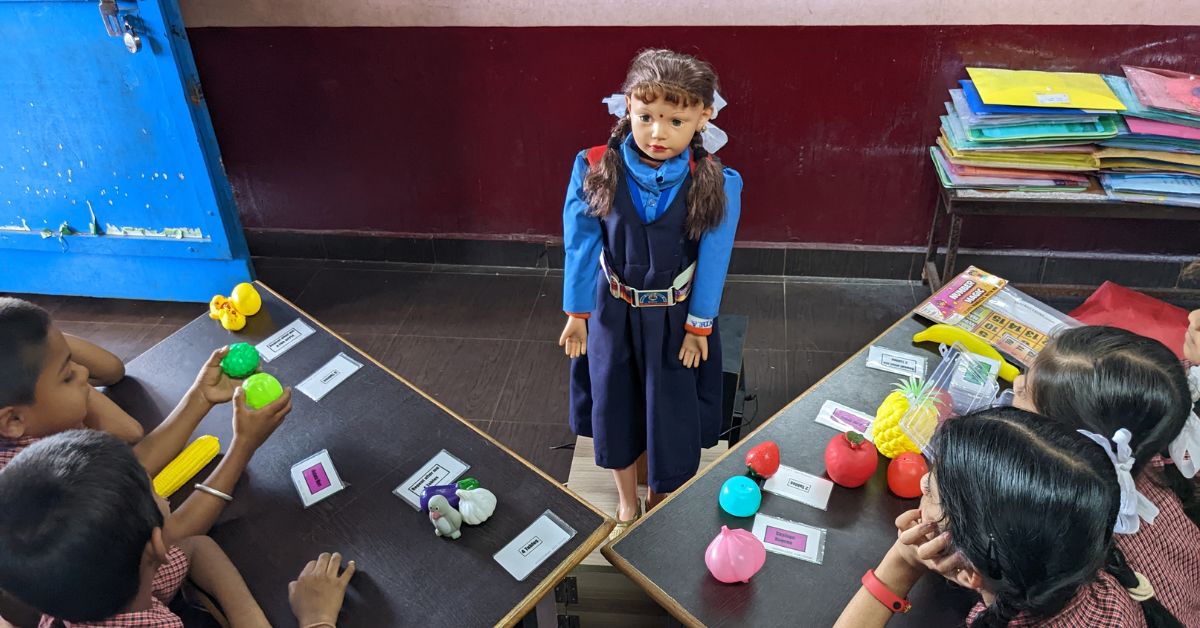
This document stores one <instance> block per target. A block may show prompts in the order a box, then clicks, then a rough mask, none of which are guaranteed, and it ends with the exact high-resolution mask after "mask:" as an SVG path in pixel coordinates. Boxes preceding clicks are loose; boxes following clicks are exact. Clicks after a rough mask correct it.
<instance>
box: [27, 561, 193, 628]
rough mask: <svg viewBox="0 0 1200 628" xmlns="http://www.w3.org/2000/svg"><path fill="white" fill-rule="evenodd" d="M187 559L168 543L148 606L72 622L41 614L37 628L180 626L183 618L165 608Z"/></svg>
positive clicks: (184, 575)
mask: <svg viewBox="0 0 1200 628" xmlns="http://www.w3.org/2000/svg"><path fill="white" fill-rule="evenodd" d="M190 567H191V563H190V562H189V561H188V557H187V554H184V553H183V550H181V549H179V548H178V547H175V546H171V549H169V550H167V562H166V563H165V564H163V566H161V567H159V568H158V573H156V574H155V575H154V582H153V584H152V586H153V592H152V593H151V597H150V608H148V609H146V610H144V611H136V612H132V613H121V614H119V615H113V616H112V617H109V618H108V619H104V620H101V621H94V622H92V621H84V622H73V621H64V620H59V619H55V618H53V617H50V616H49V615H42V621H41V622H40V623H38V628H55V627H63V628H184V627H183V620H181V619H179V616H178V615H176V614H175V613H172V612H171V609H169V608H167V604H170V603H171V599H172V598H174V597H175V595H176V594H177V593H179V587H181V586H183V580H184V578H187V575H188V569H189V568H190Z"/></svg>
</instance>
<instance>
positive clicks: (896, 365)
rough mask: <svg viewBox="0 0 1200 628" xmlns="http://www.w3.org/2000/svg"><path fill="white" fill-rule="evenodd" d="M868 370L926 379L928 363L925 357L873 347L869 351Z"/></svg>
mask: <svg viewBox="0 0 1200 628" xmlns="http://www.w3.org/2000/svg"><path fill="white" fill-rule="evenodd" d="M867 368H873V369H875V370H878V371H887V372H888V373H896V374H897V375H909V376H911V377H921V378H923V377H925V368H926V361H925V358H924V356H919V355H913V354H911V353H905V352H903V351H893V350H892V349H887V348H885V347H881V346H879V345H871V348H870V349H868V350H867Z"/></svg>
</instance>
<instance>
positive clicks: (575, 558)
mask: <svg viewBox="0 0 1200 628" xmlns="http://www.w3.org/2000/svg"><path fill="white" fill-rule="evenodd" d="M254 283H255V285H257V286H258V287H259V288H261V289H264V290H266V291H267V292H269V293H271V294H272V295H274V296H275V297H276V298H278V299H279V300H280V301H282V302H284V303H286V304H287V305H288V306H290V307H291V308H293V309H295V310H296V311H297V312H299V313H301V314H303V315H304V316H305V317H306V318H307V319H308V320H309V321H312V322H313V323H314V324H315V325H317V326H318V327H320V328H321V329H323V330H325V331H326V332H328V333H329V335H331V336H333V337H334V338H337V339H338V340H339V341H341V342H343V343H345V344H346V345H347V346H349V347H352V348H353V349H354V350H355V351H357V352H358V353H359V354H360V355H362V356H363V357H365V358H366V359H368V360H370V361H371V362H372V363H374V364H375V366H378V367H379V368H381V369H383V371H384V372H386V373H387V374H389V375H391V376H392V377H395V378H396V379H397V380H399V381H400V382H401V383H403V384H404V385H405V386H408V387H409V388H411V389H412V390H413V391H414V392H416V393H417V394H419V395H421V396H422V397H424V398H425V399H426V400H428V401H429V402H431V403H433V404H434V405H435V406H437V407H438V408H441V410H442V411H443V412H445V413H446V414H448V415H450V416H452V417H454V418H455V419H457V420H458V421H459V422H460V423H462V424H463V425H466V426H467V427H469V428H471V429H472V430H475V432H476V433H478V434H479V435H480V436H482V437H483V438H485V439H487V440H488V441H490V442H491V443H492V444H493V445H495V446H496V447H498V448H500V450H502V451H504V452H505V453H507V454H508V455H510V456H512V457H513V458H515V459H516V460H517V461H518V462H520V463H521V464H523V465H525V466H526V467H528V468H529V469H531V470H532V471H534V472H535V473H537V474H538V475H540V476H542V477H543V478H545V479H546V480H547V481H548V482H549V483H550V484H551V485H553V486H554V487H555V488H557V489H558V490H560V491H562V492H564V493H566V494H567V495H569V496H571V497H572V498H574V499H575V500H576V501H578V502H580V503H582V504H583V505H584V506H586V507H587V508H588V509H589V510H591V511H592V512H594V513H596V514H597V515H599V516H600V519H601V522H600V527H599V528H598V529H596V530H595V531H594V532H593V533H592V534H591V536H589V537H588V538H587V540H586V541H584V542H583V543H582V544H581V545H580V546H579V547H577V548H575V551H574V552H572V553H571V555H570V556H568V557H567V558H566V560H564V561H562V562H561V563H559V565H558V567H556V568H555V569H554V570H553V571H551V572H550V573H549V574H548V575H547V576H546V577H545V578H543V579H542V581H541V582H540V583H538V585H537V586H536V587H534V589H533V591H531V592H529V594H528V595H526V596H525V598H524V599H522V600H521V602H520V603H518V605H517V606H515V607H513V609H512V610H510V611H509V612H508V614H507V615H505V616H504V617H503V618H502V619H501V620H500V622H498V623H497V625H503V626H512V625H514V624H516V623H517V622H518V621H520V620H521V618H522V617H524V616H525V615H526V614H527V613H529V612H530V611H532V610H533V608H534V607H535V606H537V603H538V602H539V601H540V600H541V599H542V597H544V596H545V595H546V594H547V593H549V592H550V591H551V590H552V589H553V588H554V586H555V585H556V584H557V583H558V581H559V580H561V579H562V578H564V577H566V575H567V573H569V572H570V571H571V570H572V569H574V568H575V567H577V566H579V564H580V563H582V562H583V559H584V558H586V557H587V555H588V554H590V553H592V552H593V551H594V550H595V549H596V548H597V547H599V546H600V544H601V543H603V542H604V541H605V540H606V539H607V538H608V534H609V532H610V531H611V530H612V528H613V526H614V525H616V524H615V522H614V521H613V520H612V518H611V517H609V516H608V515H606V514H605V513H603V512H601V511H600V510H599V509H598V508H596V507H595V506H594V505H592V503H591V502H589V501H587V500H585V499H583V498H581V497H580V496H579V495H577V494H576V493H575V492H574V491H572V490H571V489H569V488H567V487H566V486H563V484H562V482H559V481H558V480H555V479H554V478H552V477H550V475H548V474H547V473H546V472H545V471H542V470H541V469H539V468H538V467H536V466H534V465H533V463H531V462H529V461H528V460H526V459H525V458H524V457H522V456H521V455H520V454H518V453H516V452H515V451H513V450H512V449H509V448H508V447H507V446H506V445H505V444H504V443H501V442H500V441H498V440H496V439H495V438H492V436H491V434H488V433H487V432H485V431H483V430H481V429H479V428H478V427H476V426H475V424H473V423H471V422H470V421H468V420H466V419H464V418H463V417H461V416H459V415H458V413H457V412H455V411H453V410H451V409H450V408H447V407H446V406H445V405H444V404H442V403H441V402H440V401H438V400H437V399H434V398H433V397H430V396H429V395H428V394H427V393H426V392H425V391H424V390H421V389H420V388H418V387H417V386H415V385H413V383H412V382H410V381H408V380H407V379H405V378H404V377H401V376H400V375H399V374H397V373H396V372H395V371H393V370H392V369H390V368H388V367H387V366H386V365H384V364H382V363H380V362H379V360H376V359H375V357H374V356H372V355H370V354H368V353H367V352H366V351H363V350H362V349H360V348H359V347H358V346H357V345H355V344H354V343H352V342H350V341H349V340H347V339H345V338H343V337H342V336H341V334H339V333H337V332H335V331H334V330H332V329H330V328H329V327H328V326H326V325H325V323H322V322H321V321H319V320H317V318H316V317H314V316H312V315H311V314H309V313H308V312H306V311H304V309H303V308H301V307H299V306H297V305H296V304H295V303H292V302H291V301H290V300H289V299H287V298H286V297H284V296H283V295H281V294H279V293H278V292H276V291H275V290H273V289H272V288H271V287H270V286H268V285H266V284H264V283H262V282H261V281H258V280H257V279H256V280H255V281H254Z"/></svg>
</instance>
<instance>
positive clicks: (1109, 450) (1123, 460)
mask: <svg viewBox="0 0 1200 628" xmlns="http://www.w3.org/2000/svg"><path fill="white" fill-rule="evenodd" d="M1078 431H1079V433H1080V434H1083V435H1084V436H1087V437H1088V438H1090V439H1092V440H1093V441H1095V442H1096V444H1097V445H1100V446H1101V447H1103V448H1104V453H1106V454H1108V459H1109V460H1112V463H1113V467H1115V468H1116V470H1117V485H1118V486H1120V487H1121V508H1120V510H1119V511H1118V512H1117V523H1116V525H1114V526H1113V532H1116V533H1117V534H1133V533H1134V532H1137V531H1138V529H1139V528H1140V527H1141V521H1140V520H1139V519H1145V520H1146V523H1149V524H1152V525H1153V524H1154V519H1155V518H1156V517H1158V506H1155V505H1154V502H1152V501H1150V499H1149V498H1147V497H1146V496H1145V495H1142V494H1141V493H1140V492H1138V490H1137V485H1136V484H1135V483H1134V481H1133V449H1132V448H1131V447H1130V446H1129V441H1130V439H1132V438H1133V435H1132V434H1130V433H1129V430H1127V429H1125V428H1121V429H1119V430H1117V433H1116V434H1113V437H1112V441H1109V440H1108V439H1107V438H1105V437H1103V436H1101V435H1099V434H1093V433H1092V432H1089V431H1087V430H1078ZM1113 445H1116V449H1117V450H1116V452H1113Z"/></svg>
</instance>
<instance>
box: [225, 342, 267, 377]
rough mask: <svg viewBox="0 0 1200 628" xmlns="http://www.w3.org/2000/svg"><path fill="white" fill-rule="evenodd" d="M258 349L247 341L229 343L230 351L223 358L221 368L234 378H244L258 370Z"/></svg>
mask: <svg viewBox="0 0 1200 628" xmlns="http://www.w3.org/2000/svg"><path fill="white" fill-rule="evenodd" d="M258 362H259V357H258V349H255V348H254V346H253V345H251V344H249V343H246V342H238V343H234V344H232V345H229V353H227V354H225V357H223V358H221V370H222V371H225V374H226V375H228V376H230V377H232V378H234V379H243V378H245V377H248V376H250V374H252V373H254V371H256V370H258Z"/></svg>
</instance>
